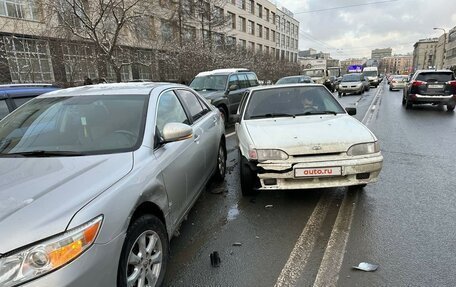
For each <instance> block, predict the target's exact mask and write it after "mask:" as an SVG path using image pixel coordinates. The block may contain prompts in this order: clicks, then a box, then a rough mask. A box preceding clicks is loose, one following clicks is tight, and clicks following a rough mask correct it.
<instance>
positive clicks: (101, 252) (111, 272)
mask: <svg viewBox="0 0 456 287" xmlns="http://www.w3.org/2000/svg"><path fill="white" fill-rule="evenodd" d="M124 239H125V234H121V235H119V236H117V237H116V238H115V239H113V240H112V241H110V242H109V243H107V244H94V245H92V246H91V247H90V248H89V249H88V250H87V251H86V252H84V254H82V255H81V256H79V257H78V258H76V259H75V260H74V261H73V262H71V263H69V264H68V265H65V266H64V267H62V268H60V269H58V270H56V271H54V272H51V273H49V274H47V275H44V276H43V277H40V278H37V279H35V280H32V281H30V282H28V283H25V284H24V285H21V286H24V287H48V286H49V287H51V286H52V287H54V286H55V287H57V286H58V287H89V286H97V287H114V286H117V268H118V264H119V258H120V253H121V251H122V245H123V242H124Z"/></svg>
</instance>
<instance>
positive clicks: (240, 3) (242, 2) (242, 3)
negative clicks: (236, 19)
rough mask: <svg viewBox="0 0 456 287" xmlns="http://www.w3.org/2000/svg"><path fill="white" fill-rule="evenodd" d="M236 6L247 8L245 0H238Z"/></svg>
mask: <svg viewBox="0 0 456 287" xmlns="http://www.w3.org/2000/svg"><path fill="white" fill-rule="evenodd" d="M236 6H237V7H238V8H240V9H242V10H245V8H246V7H245V0H236Z"/></svg>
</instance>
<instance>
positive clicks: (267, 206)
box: [265, 204, 274, 208]
mask: <svg viewBox="0 0 456 287" xmlns="http://www.w3.org/2000/svg"><path fill="white" fill-rule="evenodd" d="M273 207H274V205H272V204H268V205H266V206H265V208H273Z"/></svg>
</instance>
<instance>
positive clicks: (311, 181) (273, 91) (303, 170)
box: [236, 84, 383, 195]
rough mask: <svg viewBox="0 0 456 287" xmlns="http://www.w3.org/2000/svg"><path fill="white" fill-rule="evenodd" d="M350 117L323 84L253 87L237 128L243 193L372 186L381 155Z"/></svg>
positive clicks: (350, 111) (371, 136)
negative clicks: (370, 184) (369, 184)
mask: <svg viewBox="0 0 456 287" xmlns="http://www.w3.org/2000/svg"><path fill="white" fill-rule="evenodd" d="M355 113H356V109H355V108H347V110H344V109H343V108H342V106H341V105H340V104H339V103H338V102H337V100H336V99H335V98H334V97H333V96H332V94H331V93H330V92H329V91H328V90H327V89H326V88H325V87H324V86H322V85H312V84H307V85H305V84H304V85H284V86H273V87H261V88H255V89H252V90H251V91H250V93H249V94H248V95H246V96H245V97H244V99H243V101H242V103H241V106H240V108H239V122H238V123H237V124H236V132H237V136H238V141H239V150H240V158H241V160H240V174H241V187H242V193H243V195H250V194H252V193H254V192H256V191H262V190H269V189H279V190H280V189H308V188H326V187H339V186H365V185H366V184H368V183H372V182H376V181H377V178H378V175H379V173H380V170H381V168H382V163H383V156H382V154H381V152H380V148H379V143H378V140H377V138H376V137H375V135H374V134H373V133H372V132H371V131H370V130H369V129H368V128H367V127H366V126H364V125H363V124H362V123H360V122H359V121H358V120H356V119H355V118H353V117H351V116H350V115H353V114H355Z"/></svg>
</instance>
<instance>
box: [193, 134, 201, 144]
mask: <svg viewBox="0 0 456 287" xmlns="http://www.w3.org/2000/svg"><path fill="white" fill-rule="evenodd" d="M200 137H201V135H195V138H194V139H193V141H194V142H197V141H199V139H200Z"/></svg>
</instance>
